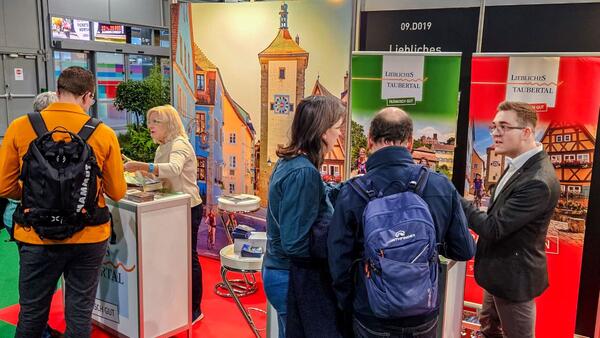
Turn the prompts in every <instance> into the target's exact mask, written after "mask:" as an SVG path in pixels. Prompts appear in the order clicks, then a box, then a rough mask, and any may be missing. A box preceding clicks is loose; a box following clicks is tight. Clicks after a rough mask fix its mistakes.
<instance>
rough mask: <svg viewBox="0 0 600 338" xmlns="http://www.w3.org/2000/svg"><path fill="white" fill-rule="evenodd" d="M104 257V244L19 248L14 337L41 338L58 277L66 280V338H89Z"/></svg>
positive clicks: (28, 246)
mask: <svg viewBox="0 0 600 338" xmlns="http://www.w3.org/2000/svg"><path fill="white" fill-rule="evenodd" d="M105 255H106V241H104V242H100V243H93V244H63V245H27V244H24V245H21V246H20V249H19V256H20V261H19V305H20V306H21V310H20V312H19V323H18V324H17V331H16V334H15V337H17V338H21V337H26V338H33V337H41V335H42V332H43V331H44V328H45V327H46V322H47V321H48V313H49V312H50V303H51V302H52V295H53V294H54V291H55V289H56V284H57V283H58V279H59V278H60V275H61V274H64V277H65V286H64V292H65V320H66V322H67V329H66V331H65V337H67V338H70V337H77V338H86V337H89V336H90V334H91V331H92V309H93V307H94V299H95V298H96V292H97V290H98V280H99V273H100V266H101V264H102V259H103V258H104V256H105Z"/></svg>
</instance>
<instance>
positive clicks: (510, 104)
mask: <svg viewBox="0 0 600 338" xmlns="http://www.w3.org/2000/svg"><path fill="white" fill-rule="evenodd" d="M501 110H504V111H508V110H512V111H514V112H515V113H516V114H517V120H518V121H519V124H520V125H522V126H527V127H533V129H535V127H536V126H537V120H538V116H537V112H536V111H535V109H533V107H532V106H531V105H530V104H529V103H525V102H514V101H504V102H500V104H499V105H498V109H497V110H496V112H499V111H501Z"/></svg>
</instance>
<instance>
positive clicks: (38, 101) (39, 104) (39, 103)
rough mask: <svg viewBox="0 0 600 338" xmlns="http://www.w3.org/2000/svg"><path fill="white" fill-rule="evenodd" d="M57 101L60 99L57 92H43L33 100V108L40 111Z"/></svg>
mask: <svg viewBox="0 0 600 338" xmlns="http://www.w3.org/2000/svg"><path fill="white" fill-rule="evenodd" d="M56 101H58V96H57V95H56V93H55V92H45V93H41V94H39V95H38V96H36V97H35V100H33V110H34V111H37V112H40V111H42V110H44V109H46V107H48V106H49V105H50V104H51V103H54V102H56Z"/></svg>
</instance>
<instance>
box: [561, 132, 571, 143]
mask: <svg viewBox="0 0 600 338" xmlns="http://www.w3.org/2000/svg"><path fill="white" fill-rule="evenodd" d="M563 141H565V142H570V141H571V135H569V134H567V135H564V136H563Z"/></svg>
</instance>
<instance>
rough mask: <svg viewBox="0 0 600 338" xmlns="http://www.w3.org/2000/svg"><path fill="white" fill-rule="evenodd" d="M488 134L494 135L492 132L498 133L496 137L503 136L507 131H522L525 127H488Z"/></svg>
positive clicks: (502, 125)
mask: <svg viewBox="0 0 600 338" xmlns="http://www.w3.org/2000/svg"><path fill="white" fill-rule="evenodd" d="M488 129H489V131H490V134H492V135H493V134H494V131H496V130H497V131H498V135H504V134H505V133H506V132H507V131H509V130H513V129H519V130H523V129H527V127H512V126H509V125H506V124H501V125H498V126H497V125H494V124H492V125H490V126H489V127H488Z"/></svg>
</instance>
